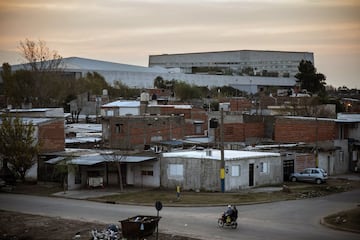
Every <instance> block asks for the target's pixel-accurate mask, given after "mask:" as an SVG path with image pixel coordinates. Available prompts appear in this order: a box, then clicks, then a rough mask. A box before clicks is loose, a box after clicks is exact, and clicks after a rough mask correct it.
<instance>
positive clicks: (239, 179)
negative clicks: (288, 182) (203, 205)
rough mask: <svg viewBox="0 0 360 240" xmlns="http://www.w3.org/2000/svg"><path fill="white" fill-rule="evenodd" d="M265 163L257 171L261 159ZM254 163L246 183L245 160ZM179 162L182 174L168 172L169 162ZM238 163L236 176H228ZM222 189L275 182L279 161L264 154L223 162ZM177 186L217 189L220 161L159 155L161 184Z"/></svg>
mask: <svg viewBox="0 0 360 240" xmlns="http://www.w3.org/2000/svg"><path fill="white" fill-rule="evenodd" d="M262 162H263V163H265V164H266V166H267V167H266V171H265V172H261V167H260V164H261V163H262ZM250 163H253V164H254V186H249V164H250ZM171 164H179V165H182V166H183V175H182V176H171V175H170V165H171ZM236 165H240V169H241V172H240V176H232V172H231V171H232V166H236ZM225 169H227V170H226V172H227V173H226V175H225V191H237V190H240V189H246V188H250V187H255V186H261V185H269V184H279V183H281V182H282V179H283V172H282V162H281V158H280V156H278V157H264V158H253V159H241V160H227V161H226V162H225ZM178 185H179V186H181V188H182V189H184V190H202V191H203V190H205V191H220V190H221V181H220V161H219V160H212V159H196V158H179V157H174V158H170V157H168V158H162V159H161V186H162V187H165V188H169V189H175V188H176V186H178Z"/></svg>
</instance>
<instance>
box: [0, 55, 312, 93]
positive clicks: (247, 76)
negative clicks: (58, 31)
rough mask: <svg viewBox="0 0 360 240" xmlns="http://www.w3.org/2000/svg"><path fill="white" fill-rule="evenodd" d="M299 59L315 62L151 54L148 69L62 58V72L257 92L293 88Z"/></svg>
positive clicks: (136, 83)
mask: <svg viewBox="0 0 360 240" xmlns="http://www.w3.org/2000/svg"><path fill="white" fill-rule="evenodd" d="M301 60H309V61H311V62H314V56H313V53H310V52H282V51H257V50H240V51H224V52H206V53H183V54H163V55H150V56H149V67H144V66H136V65H128V64H121V63H114V62H106V61H100V60H94V59H86V58H79V57H69V58H63V59H62V65H61V69H62V70H63V72H64V73H66V75H68V76H70V77H74V78H80V77H85V76H86V74H87V73H89V72H91V73H92V72H97V73H99V74H100V75H102V76H103V77H104V78H105V80H106V81H107V82H108V83H109V84H113V83H114V82H115V81H120V82H121V83H123V84H125V85H127V86H129V87H136V88H153V86H154V80H155V79H156V78H157V77H161V78H163V79H164V80H178V81H184V82H186V83H188V84H191V85H197V86H205V87H209V88H212V87H222V86H231V87H234V88H237V89H239V90H241V91H245V92H248V93H257V92H259V91H261V90H263V89H266V88H267V87H283V88H292V87H293V86H294V85H295V84H296V78H295V77H294V76H295V74H296V73H297V72H298V69H297V67H298V65H299V63H300V61H301ZM24 68H26V64H19V65H14V66H12V70H13V71H14V70H19V69H24ZM0 71H1V68H0ZM1 81H2V79H0V82H1Z"/></svg>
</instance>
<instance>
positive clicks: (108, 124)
mask: <svg viewBox="0 0 360 240" xmlns="http://www.w3.org/2000/svg"><path fill="white" fill-rule="evenodd" d="M102 129H103V142H104V147H107V148H115V149H146V148H148V147H149V146H150V145H151V143H152V142H156V141H162V140H172V139H182V138H183V137H184V129H185V119H184V117H183V116H161V115H160V116H154V115H144V116H122V117H104V118H103V120H102Z"/></svg>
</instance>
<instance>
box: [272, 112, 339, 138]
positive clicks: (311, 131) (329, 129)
mask: <svg viewBox="0 0 360 240" xmlns="http://www.w3.org/2000/svg"><path fill="white" fill-rule="evenodd" d="M335 133H336V123H335V121H332V120H322V119H314V118H308V119H307V118H303V119H301V118H277V119H276V120H275V131H274V140H275V142H306V143H312V142H316V141H329V140H334V139H335V136H336V134H335Z"/></svg>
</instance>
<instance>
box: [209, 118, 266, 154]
mask: <svg viewBox="0 0 360 240" xmlns="http://www.w3.org/2000/svg"><path fill="white" fill-rule="evenodd" d="M223 117H224V120H223V128H224V129H223V131H224V144H225V145H226V148H227V149H238V148H240V147H243V145H244V144H245V143H247V144H252V143H254V142H259V141H260V140H261V139H263V138H264V137H265V121H264V118H263V116H251V115H247V114H242V113H240V112H228V111H224V112H223ZM209 121H210V124H209V125H210V128H209V136H211V137H213V138H214V141H215V144H217V143H219V141H220V139H221V138H220V137H221V136H220V123H221V114H220V112H211V113H210V114H209ZM214 123H215V124H214ZM240 145H241V146H240Z"/></svg>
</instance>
